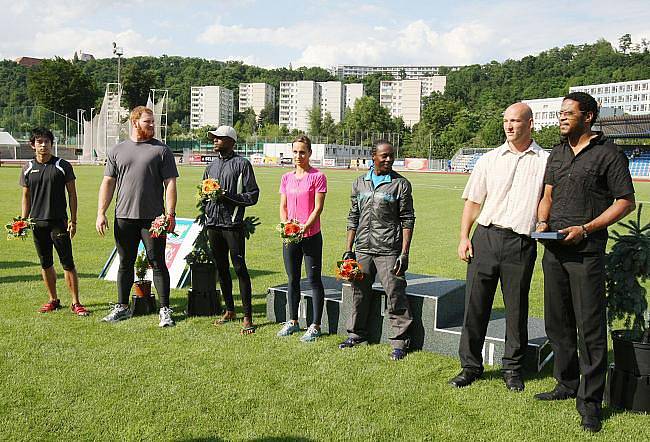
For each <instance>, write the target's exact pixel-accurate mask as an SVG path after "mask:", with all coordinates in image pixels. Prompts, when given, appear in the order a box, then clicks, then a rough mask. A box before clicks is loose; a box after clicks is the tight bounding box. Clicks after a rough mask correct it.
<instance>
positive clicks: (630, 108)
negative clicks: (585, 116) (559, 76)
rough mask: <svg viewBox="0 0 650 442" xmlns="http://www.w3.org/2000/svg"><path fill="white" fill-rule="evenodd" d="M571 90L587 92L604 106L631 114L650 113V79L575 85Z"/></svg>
mask: <svg viewBox="0 0 650 442" xmlns="http://www.w3.org/2000/svg"><path fill="white" fill-rule="evenodd" d="M569 92H586V93H588V94H589V95H591V96H592V97H594V98H595V99H596V101H597V102H598V104H599V105H600V106H601V107H602V108H605V107H610V108H614V109H619V110H622V111H623V112H625V113H626V114H630V115H643V114H650V79H648V80H636V81H622V82H620V83H604V84H590V85H587V86H574V87H572V88H569Z"/></svg>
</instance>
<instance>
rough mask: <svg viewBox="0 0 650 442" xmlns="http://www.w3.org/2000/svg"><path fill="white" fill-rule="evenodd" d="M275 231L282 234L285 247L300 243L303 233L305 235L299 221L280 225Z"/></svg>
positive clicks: (293, 220)
mask: <svg viewBox="0 0 650 442" xmlns="http://www.w3.org/2000/svg"><path fill="white" fill-rule="evenodd" d="M275 229H276V230H277V231H278V232H280V236H281V237H282V241H283V242H284V244H285V245H286V244H291V243H298V242H300V241H301V240H302V235H303V233H305V232H304V231H303V229H302V226H301V225H300V223H299V222H298V220H295V219H292V220H289V221H287V222H286V223H280V224H278V225H277V226H276V227H275Z"/></svg>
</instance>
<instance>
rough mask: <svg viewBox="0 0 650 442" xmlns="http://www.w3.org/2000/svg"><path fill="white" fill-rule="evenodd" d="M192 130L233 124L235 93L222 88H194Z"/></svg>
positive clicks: (192, 92)
mask: <svg viewBox="0 0 650 442" xmlns="http://www.w3.org/2000/svg"><path fill="white" fill-rule="evenodd" d="M191 94H192V97H191V104H190V106H191V107H190V128H192V129H198V128H200V127H203V126H214V127H217V126H221V125H224V124H225V125H228V126H232V124H233V106H234V103H233V92H232V91H231V90H230V89H226V88H225V87H222V86H192V88H191Z"/></svg>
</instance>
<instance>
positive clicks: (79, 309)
mask: <svg viewBox="0 0 650 442" xmlns="http://www.w3.org/2000/svg"><path fill="white" fill-rule="evenodd" d="M70 310H72V313H74V314H75V315H77V316H88V315H89V314H90V312H89V311H88V310H86V307H84V306H83V305H81V304H72V305H71V306H70Z"/></svg>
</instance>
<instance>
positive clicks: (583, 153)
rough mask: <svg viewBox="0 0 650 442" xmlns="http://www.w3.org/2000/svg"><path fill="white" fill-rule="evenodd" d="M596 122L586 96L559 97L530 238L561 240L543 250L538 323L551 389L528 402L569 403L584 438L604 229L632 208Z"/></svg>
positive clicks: (600, 312)
mask: <svg viewBox="0 0 650 442" xmlns="http://www.w3.org/2000/svg"><path fill="white" fill-rule="evenodd" d="M597 116H598V105H597V103H596V100H594V99H593V97H591V96H590V95H588V94H586V93H584V92H573V93H570V94H569V95H567V96H566V97H564V100H563V101H562V107H561V110H560V112H558V117H559V120H560V134H561V135H562V136H563V137H564V139H565V140H564V142H563V143H561V144H559V145H557V146H555V147H554V148H553V151H552V153H551V155H550V157H549V159H548V162H547V166H546V174H545V176H544V184H545V188H544V196H543V197H542V200H541V201H540V204H539V208H538V212H537V215H538V217H537V218H538V220H539V221H538V222H537V231H539V232H543V231H546V230H552V231H556V230H559V231H560V232H562V233H564V234H566V238H565V239H564V240H561V241H558V242H547V243H546V244H545V245H546V250H545V252H544V258H543V261H542V266H543V269H544V320H545V323H546V333H547V335H548V337H549V340H550V342H551V348H552V349H553V354H554V357H555V363H554V370H553V375H554V377H555V379H556V380H557V385H556V386H555V388H554V389H553V390H552V391H549V392H545V393H539V394H537V395H535V398H536V399H539V400H561V399H568V398H573V397H577V400H576V408H577V409H578V412H579V413H580V415H581V416H582V427H583V428H584V429H585V430H586V431H590V432H598V431H600V429H601V403H602V399H603V392H604V390H605V375H606V370H607V322H606V301H605V281H604V274H605V246H606V245H607V227H608V226H610V225H612V224H614V223H615V222H617V221H618V220H620V219H621V218H623V217H624V216H626V215H627V214H629V213H630V212H631V211H633V210H634V208H635V202H634V187H633V186H632V178H631V176H630V171H629V168H628V160H627V157H626V156H625V154H624V153H623V151H622V150H621V149H620V148H619V147H618V146H617V145H615V144H614V143H612V142H611V141H609V140H608V139H607V138H605V137H604V136H603V134H602V133H599V132H594V131H592V130H591V126H592V125H593V123H594V121H595V120H596V118H597ZM576 329H577V331H578V333H577V336H576ZM578 345H579V346H580V347H579V351H578Z"/></svg>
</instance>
